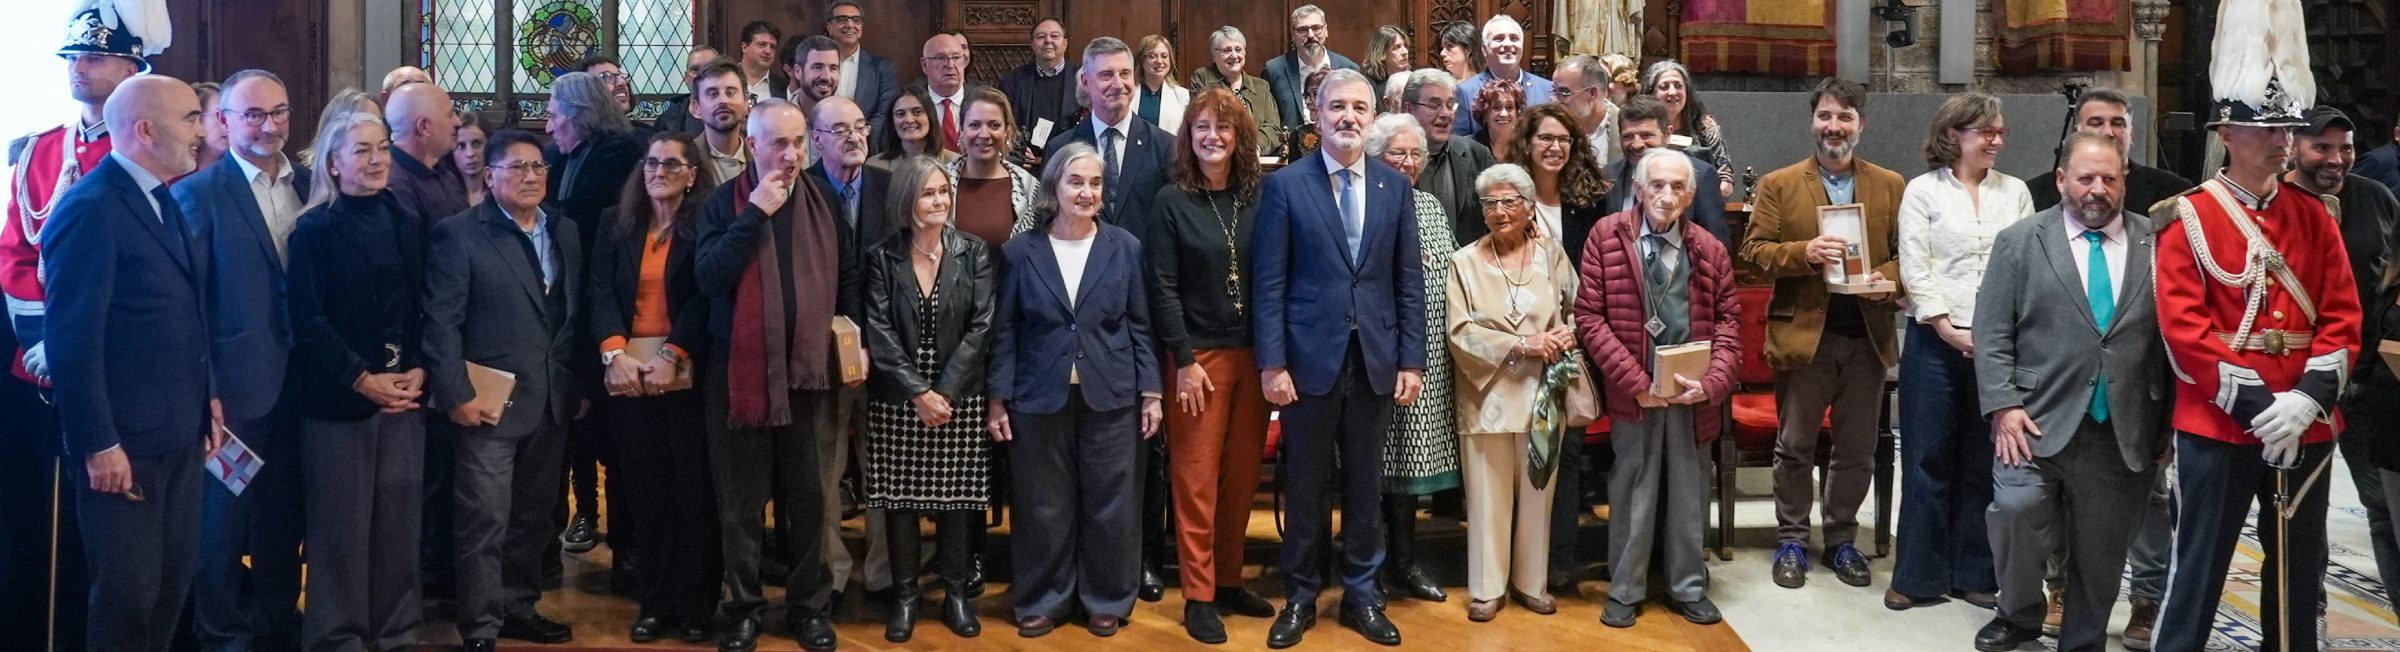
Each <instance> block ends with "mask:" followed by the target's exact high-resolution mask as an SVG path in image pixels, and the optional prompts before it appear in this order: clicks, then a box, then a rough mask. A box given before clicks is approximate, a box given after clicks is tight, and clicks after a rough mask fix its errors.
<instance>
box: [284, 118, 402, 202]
mask: <svg viewBox="0 0 2400 652" xmlns="http://www.w3.org/2000/svg"><path fill="white" fill-rule="evenodd" d="M359 127H374V128H375V130H376V131H381V132H383V139H384V140H385V141H390V140H391V139H392V130H391V128H390V127H386V126H384V124H383V118H381V117H378V116H376V115H375V114H374V113H370V112H366V111H350V112H347V113H343V114H341V115H339V116H335V117H334V119H333V120H329V121H326V123H325V124H323V125H319V126H318V127H317V139H316V140H315V141H314V142H311V143H309V150H311V151H314V152H316V153H317V164H316V166H314V167H312V168H310V169H309V171H308V183H309V186H308V204H307V205H306V206H302V207H301V208H300V210H302V211H307V210H308V209H312V208H316V207H318V206H323V205H326V204H329V203H332V202H333V198H334V197H335V196H336V195H340V194H342V189H341V188H340V187H339V184H337V183H336V182H335V181H334V179H333V166H334V161H335V160H336V159H339V158H341V156H342V155H343V153H344V152H346V151H347V150H348V148H346V147H343V146H342V144H343V143H347V142H350V135H351V133H352V132H355V131H357V130H358V128H359Z"/></svg>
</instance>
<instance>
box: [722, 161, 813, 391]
mask: <svg viewBox="0 0 2400 652" xmlns="http://www.w3.org/2000/svg"><path fill="white" fill-rule="evenodd" d="M757 184H758V172H757V168H755V167H753V168H752V169H751V171H750V172H749V173H747V174H743V175H742V176H741V177H740V178H738V179H736V180H735V181H734V185H733V199H734V201H737V202H742V204H743V210H742V211H741V216H740V217H738V218H736V219H756V218H752V217H750V216H749V214H750V212H751V211H753V210H756V209H755V208H753V207H752V205H751V204H749V201H750V189H751V187H753V186H755V185H757ZM792 185H793V188H792V196H791V199H789V200H786V201H784V204H783V208H782V209H781V210H778V211H776V214H775V215H773V216H769V217H768V218H767V219H766V222H767V223H766V224H765V227H766V228H767V233H766V237H763V238H760V239H759V241H758V256H757V257H756V258H753V259H751V261H750V269H749V270H748V271H746V272H744V273H743V275H742V284H741V286H740V287H739V288H737V289H735V290H734V298H733V342H732V344H733V350H732V351H731V352H730V356H728V358H729V359H728V360H727V370H726V371H727V374H728V376H727V378H726V390H727V394H728V397H727V398H728V414H727V417H728V420H729V421H730V422H731V425H732V426H733V427H736V428H759V427H767V426H782V425H789V424H791V423H792V405H791V392H792V390H799V389H812V390H821V389H831V388H832V387H833V383H832V377H833V310H834V305H833V300H834V294H835V291H836V290H837V288H835V287H834V286H835V285H836V284H838V283H840V276H839V270H838V269H837V266H838V264H839V256H840V251H839V250H838V249H837V248H836V247H837V246H838V245H839V243H840V237H839V236H838V235H837V234H836V233H835V231H834V224H833V220H834V214H833V211H832V210H831V209H829V208H827V206H828V204H827V203H826V201H825V196H824V195H823V194H821V193H819V192H818V191H817V185H816V184H814V183H810V182H809V181H808V180H807V179H803V178H797V176H795V178H794V179H793V184H792ZM775 220H788V221H790V228H791V239H790V240H789V241H788V242H786V243H785V244H786V245H787V246H786V247H784V248H780V249H779V248H778V247H777V246H776V237H775V230H776V228H777V227H776V224H775ZM786 257H788V258H789V259H790V260H791V261H792V273H791V278H790V279H788V281H789V282H790V283H791V289H790V290H789V291H787V290H786V288H785V283H786V281H787V279H785V278H784V276H783V273H782V272H783V264H782V261H783V260H784V259H785V258H786ZM787 298H788V299H789V300H791V301H793V302H794V305H793V306H792V319H791V320H790V321H786V320H784V318H783V315H784V310H785V307H784V305H783V304H784V301H785V300H786V299H787Z"/></svg>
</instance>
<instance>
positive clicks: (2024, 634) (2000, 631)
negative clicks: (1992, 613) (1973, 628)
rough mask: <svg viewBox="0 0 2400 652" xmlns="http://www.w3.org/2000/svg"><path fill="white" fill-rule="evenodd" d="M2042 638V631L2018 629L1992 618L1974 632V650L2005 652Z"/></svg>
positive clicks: (2005, 621)
mask: <svg viewBox="0 0 2400 652" xmlns="http://www.w3.org/2000/svg"><path fill="white" fill-rule="evenodd" d="M2041 638H2042V630H2039V629H2034V628H2028V627H2018V626H2017V625H2016V623H2011V622H2008V621H2007V620H2005V619H2001V618H1993V619H1992V622H1989V623H1985V624H1984V626H1983V629H1982V630H1980V631H1977V632H1975V649H1976V650H1980V651H1981V652H2005V651H2007V650H2014V649H2017V646H2019V645H2024V644H2026V643H2031V642H2034V641H2036V640H2040V639H2041Z"/></svg>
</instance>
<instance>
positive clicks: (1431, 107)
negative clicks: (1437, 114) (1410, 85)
mask: <svg viewBox="0 0 2400 652" xmlns="http://www.w3.org/2000/svg"><path fill="white" fill-rule="evenodd" d="M1415 106H1416V107H1417V108H1420V109H1424V110H1427V111H1451V112H1456V111H1458V100H1451V101H1448V102H1417V103H1416V104H1415Z"/></svg>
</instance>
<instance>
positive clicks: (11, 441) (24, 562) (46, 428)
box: [0, 329, 86, 650]
mask: <svg viewBox="0 0 2400 652" xmlns="http://www.w3.org/2000/svg"><path fill="white" fill-rule="evenodd" d="M6 330H7V329H0V351H15V350H16V347H15V345H14V344H12V342H14V340H13V339H11V338H9V337H8V336H7V334H6V333H5V331H6ZM0 415H7V417H6V418H0V496H6V497H7V499H6V500H0V564H5V567H0V641H11V642H12V644H19V643H21V644H23V645H25V646H27V647H31V648H35V649H44V648H47V647H48V645H46V644H45V641H50V642H54V643H56V645H57V649H60V650H81V649H83V648H84V641H83V620H84V613H83V607H84V600H85V596H84V594H85V591H84V586H85V583H86V580H85V573H84V562H83V537H82V533H81V530H80V528H79V527H78V525H77V522H76V518H75V493H76V491H75V487H76V484H75V481H74V480H73V479H72V475H71V473H70V471H69V470H68V469H67V468H66V467H65V466H64V463H63V462H62V461H61V460H60V458H59V446H60V444H61V443H62V441H61V439H60V436H59V431H58V422H57V420H56V419H55V418H53V417H54V413H53V412H52V411H51V407H50V405H49V404H48V403H46V402H44V401H43V400H42V397H41V395H40V393H39V392H38V390H36V389H35V388H34V386H33V385H32V384H31V383H27V382H25V381H24V380H21V379H18V378H17V377H15V376H12V375H9V374H8V373H7V372H6V371H0ZM74 465H75V466H76V467H77V468H80V467H81V466H82V463H81V462H80V461H75V462H74ZM54 496H55V497H56V498H57V499H56V500H53V499H52V498H53V497H54ZM54 557H55V560H54ZM53 580H55V582H54V581H53ZM53 583H55V584H56V585H57V588H56V590H55V592H54V591H53V590H52V588H51V586H52V584H53ZM53 605H55V607H56V610H57V614H56V616H55V618H54V617H53V616H52V613H51V610H52V608H53ZM53 628H55V629H56V632H55V634H56V636H55V638H52V629H53Z"/></svg>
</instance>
